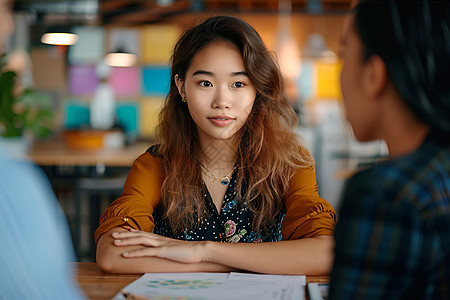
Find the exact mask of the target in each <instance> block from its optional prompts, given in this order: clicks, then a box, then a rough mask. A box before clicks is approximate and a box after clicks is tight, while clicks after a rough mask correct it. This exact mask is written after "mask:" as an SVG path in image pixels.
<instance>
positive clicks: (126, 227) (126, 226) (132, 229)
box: [122, 225, 139, 231]
mask: <svg viewBox="0 0 450 300" xmlns="http://www.w3.org/2000/svg"><path fill="white" fill-rule="evenodd" d="M122 228H124V229H126V230H128V231H139V230H137V229H134V228H133V227H131V226H129V225H125V226H122Z"/></svg>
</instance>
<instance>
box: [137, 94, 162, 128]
mask: <svg viewBox="0 0 450 300" xmlns="http://www.w3.org/2000/svg"><path fill="white" fill-rule="evenodd" d="M164 99H165V98H163V97H149V98H145V99H141V101H140V104H141V135H142V136H144V137H154V136H155V129H156V126H157V125H158V120H159V113H160V111H161V108H162V107H163V105H164Z"/></svg>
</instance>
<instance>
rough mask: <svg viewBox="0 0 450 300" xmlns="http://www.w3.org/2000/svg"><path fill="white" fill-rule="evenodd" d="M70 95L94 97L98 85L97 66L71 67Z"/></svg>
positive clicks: (69, 76)
mask: <svg viewBox="0 0 450 300" xmlns="http://www.w3.org/2000/svg"><path fill="white" fill-rule="evenodd" d="M68 80H69V93H70V94H72V95H92V94H93V93H94V91H95V88H96V87H97V85H98V78H97V75H96V73H95V66H92V65H76V66H69V72H68Z"/></svg>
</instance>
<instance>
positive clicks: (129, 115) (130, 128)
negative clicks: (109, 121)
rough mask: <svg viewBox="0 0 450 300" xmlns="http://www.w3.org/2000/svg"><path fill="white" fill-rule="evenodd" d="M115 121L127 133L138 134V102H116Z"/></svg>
mask: <svg viewBox="0 0 450 300" xmlns="http://www.w3.org/2000/svg"><path fill="white" fill-rule="evenodd" d="M116 114H117V122H118V123H119V124H120V125H121V126H122V127H123V129H124V131H125V133H126V134H127V135H133V136H137V135H138V134H139V126H140V119H139V104H138V103H137V102H134V101H127V102H118V103H117V106H116Z"/></svg>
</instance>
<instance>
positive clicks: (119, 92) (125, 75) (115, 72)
mask: <svg viewBox="0 0 450 300" xmlns="http://www.w3.org/2000/svg"><path fill="white" fill-rule="evenodd" d="M140 80H141V79H140V71H139V68H137V67H132V68H119V67H116V68H113V69H112V72H111V75H110V77H109V83H110V84H111V86H112V88H113V90H114V93H115V95H116V96H134V95H137V94H138V93H139V85H140Z"/></svg>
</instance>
